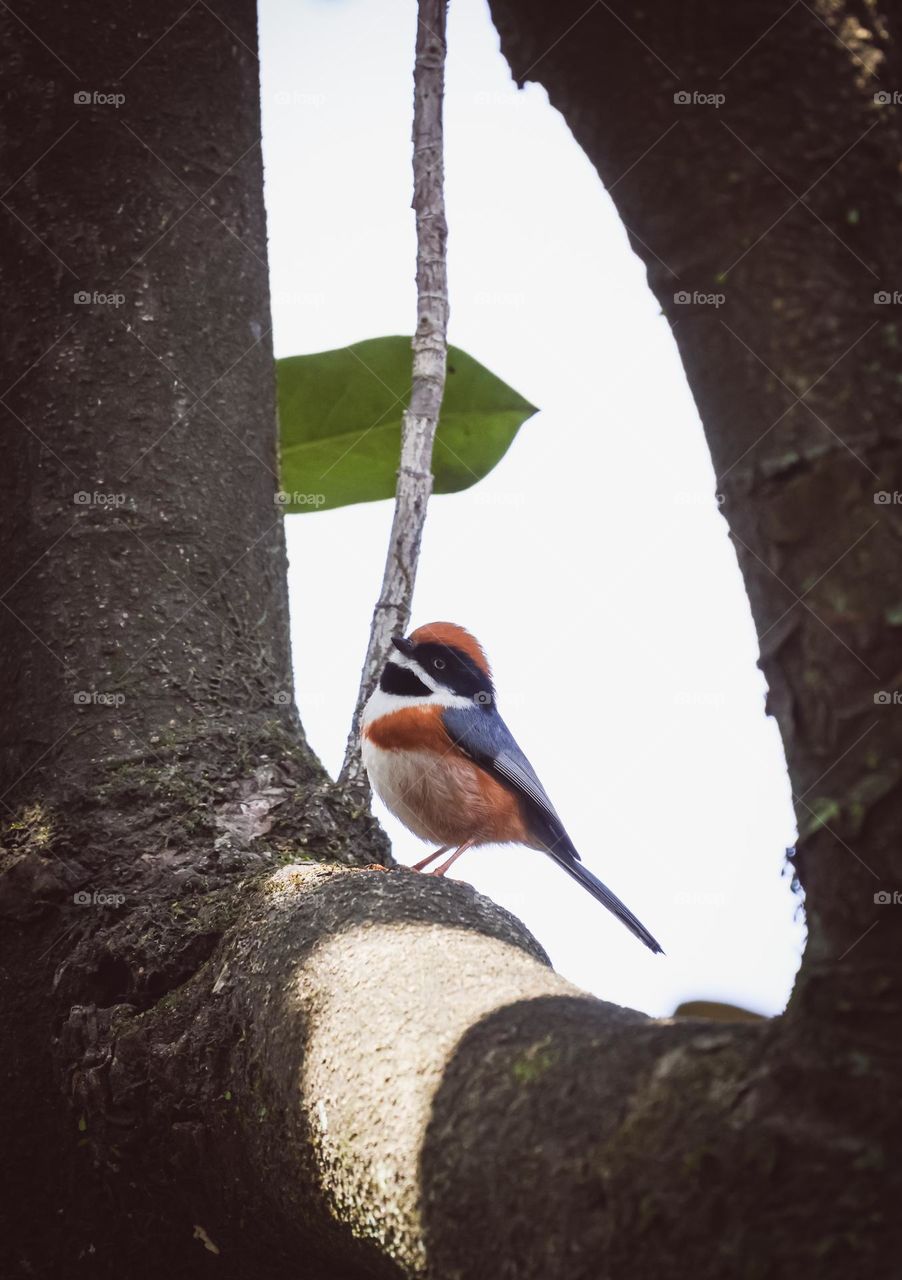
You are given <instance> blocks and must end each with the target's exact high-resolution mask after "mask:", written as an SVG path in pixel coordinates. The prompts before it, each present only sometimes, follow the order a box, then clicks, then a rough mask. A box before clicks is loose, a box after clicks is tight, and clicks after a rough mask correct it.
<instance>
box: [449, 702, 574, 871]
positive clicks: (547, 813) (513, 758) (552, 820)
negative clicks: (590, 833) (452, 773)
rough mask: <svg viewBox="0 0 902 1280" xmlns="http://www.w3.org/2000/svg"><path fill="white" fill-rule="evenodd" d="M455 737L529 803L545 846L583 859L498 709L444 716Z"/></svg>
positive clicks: (462, 709) (533, 823)
mask: <svg viewBox="0 0 902 1280" xmlns="http://www.w3.org/2000/svg"><path fill="white" fill-rule="evenodd" d="M442 718H443V720H444V722H445V727H446V728H447V730H448V733H449V734H450V736H451V738H452V739H453V740H454V742H455V743H456V744H457V745H458V746H459V747H460V749H461V750H462V751H463V752H464V754H465V755H468V756H469V757H470V759H471V760H473V761H474V762H475V763H476V764H478V765H480V766H481V767H482V768H483V769H485V771H486V772H487V773H490V774H491V775H492V776H493V777H495V778H497V779H498V781H499V782H503V783H504V784H505V785H506V786H507V787H509V788H511V789H512V790H514V791H515V792H516V793H517V794H518V795H519V796H520V797H521V799H522V800H523V801H524V802H525V808H526V812H527V814H528V817H529V819H530V826H531V827H532V828H533V829H534V832H535V835H536V836H537V838H538V839H539V840H540V841H541V842H542V843H543V844H546V845H547V844H548V843H551V844H552V845H553V846H554V847H555V848H560V849H561V850H562V852H566V853H569V854H570V855H571V857H574V858H577V859H578V858H579V854H578V853H577V851H576V849H575V848H574V847H573V844H572V842H571V840H570V837H569V836H568V835H567V832H566V831H565V830H564V824H563V823H562V822H561V819H560V817H559V816H558V814H557V811H556V809H555V807H554V805H553V804H552V803H551V801H550V800H549V798H548V793H547V792H546V790H545V788H544V787H543V786H542V784H541V782H540V781H539V778H538V775H537V773H536V771H535V769H534V768H533V767H532V765H531V764H530V763H529V761H528V760H527V758H526V756H525V755H524V754H523V752H522V751H521V750H520V747H519V746H518V745H517V740H516V738H515V737H514V735H513V734H512V733H511V731H510V729H508V727H507V725H506V724H505V723H504V721H503V720H502V719H501V716H500V715H499V714H498V712H497V711H496V710H495V709H494V707H492V708H490V709H484V708H479V707H473V708H472V710H471V709H470V708H469V707H460V708H458V707H451V708H449V709H448V710H447V711H446V712H445V713H444V716H443V717H442Z"/></svg>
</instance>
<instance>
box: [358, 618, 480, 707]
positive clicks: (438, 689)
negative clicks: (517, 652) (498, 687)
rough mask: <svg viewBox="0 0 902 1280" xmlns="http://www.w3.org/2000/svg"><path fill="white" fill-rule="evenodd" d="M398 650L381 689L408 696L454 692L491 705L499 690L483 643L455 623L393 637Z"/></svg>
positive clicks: (385, 691) (421, 628)
mask: <svg viewBox="0 0 902 1280" xmlns="http://www.w3.org/2000/svg"><path fill="white" fill-rule="evenodd" d="M392 644H393V645H394V647H395V650H396V652H395V653H393V654H392V655H391V657H390V658H389V660H388V662H387V663H386V664H385V669H384V670H383V672H382V677H381V679H380V681H379V688H380V689H382V691H383V692H384V693H397V694H402V695H405V696H408V697H410V696H413V697H416V696H421V697H423V698H426V697H427V696H429V695H439V696H441V695H443V694H451V695H453V696H456V697H459V698H469V699H472V701H473V702H475V703H476V704H477V705H482V706H490V705H491V703H492V702H493V700H494V694H495V689H494V685H493V684H492V673H491V671H490V669H489V664H488V659H487V658H486V656H485V653H484V652H483V649H482V645H481V644H480V643H479V641H478V640H477V639H476V638H475V636H472V635H470V633H469V631H466V630H464V628H463V627H459V626H457V625H456V624H455V623H453V622H429V623H427V624H426V625H425V626H423V627H417V629H416V631H412V632H411V633H410V635H409V636H392Z"/></svg>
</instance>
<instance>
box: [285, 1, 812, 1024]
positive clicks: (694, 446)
mask: <svg viewBox="0 0 902 1280" xmlns="http://www.w3.org/2000/svg"><path fill="white" fill-rule="evenodd" d="M260 26H261V32H260V34H261V77H262V92H263V152H264V161H265V165H266V200H267V209H268V216H269V237H270V245H269V250H270V270H271V273H272V294H273V317H274V337H275V348H276V355H277V356H286V355H296V354H300V353H303V352H310V351H321V350H326V349H329V348H333V347H340V346H345V345H347V344H348V343H351V342H355V341H358V340H360V339H363V338H372V337H378V336H381V335H384V334H393V333H410V332H411V331H412V328H413V325H414V322H415V314H416V297H415V286H414V257H415V240H414V222H413V214H412V213H411V211H410V208H409V206H410V197H411V172H410V127H411V111H412V78H411V77H412V60H413V47H414V26H415V5H414V4H413V3H412V0H403V2H402V0H383V3H380V4H372V3H364V0H341V2H338V0H261V4H260ZM574 38H578V36H576V37H574ZM445 122H446V184H447V191H446V197H447V206H448V223H449V232H450V235H449V264H448V265H449V275H450V291H451V324H450V335H449V336H450V340H451V341H452V342H453V343H455V344H456V345H457V346H460V347H463V348H464V349H465V350H466V351H468V352H469V353H470V354H471V355H473V356H475V357H476V358H477V359H478V360H480V361H482V363H483V364H485V365H487V366H488V367H489V368H490V369H492V370H493V371H494V372H495V373H497V374H498V375H499V376H500V377H502V378H503V379H504V380H505V381H506V382H508V383H510V384H511V385H512V386H513V387H515V388H516V389H517V390H518V391H519V392H521V393H522V394H523V395H524V396H526V397H527V398H528V399H529V400H530V401H531V402H532V403H533V404H536V405H539V406H540V408H541V412H540V413H538V414H537V415H536V416H535V417H534V418H532V419H531V420H530V421H529V422H528V423H527V424H526V425H525V426H524V427H523V428H522V429H521V431H520V433H519V435H518V436H517V438H516V439H515V441H514V443H513V445H512V446H511V449H510V451H509V452H508V454H507V455H506V456H505V458H504V459H503V460H502V461H501V463H500V465H499V466H498V467H497V468H496V469H495V470H494V471H493V472H492V473H491V475H490V476H488V478H487V479H485V480H484V481H482V482H481V483H480V484H478V485H476V486H475V487H474V488H472V489H470V490H468V491H467V492H465V493H461V494H452V495H448V496H444V497H437V498H433V499H432V500H431V503H430V508H429V517H428V520H427V524H426V533H425V538H424V542H423V551H422V556H421V559H420V566H419V577H418V581H417V589H416V596H415V599H414V614H413V622H414V625H417V624H420V623H424V622H429V621H434V620H439V619H442V620H452V621H455V622H459V623H462V624H463V625H464V626H466V627H468V628H469V629H470V630H472V631H473V632H474V633H475V634H476V635H477V636H478V637H479V639H480V640H481V641H482V643H483V645H484V646H485V648H486V649H487V651H488V654H489V657H490V660H491V662H492V665H493V668H494V672H495V677H496V683H497V688H498V696H499V706H500V710H501V713H502V715H504V717H505V719H506V720H507V722H508V724H509V726H510V727H511V729H512V730H513V732H514V734H515V735H516V737H517V738H518V740H519V742H520V744H521V746H522V747H523V749H524V750H525V751H526V753H527V755H529V757H530V758H531V760H532V762H533V764H534V766H535V767H536V770H537V771H538V774H539V776H540V777H541V778H542V780H543V782H544V784H545V787H546V789H547V791H548V792H549V794H550V795H551V797H552V799H553V800H554V803H555V806H556V807H557V809H558V810H559V812H560V813H561V815H562V817H563V818H564V821H565V823H566V824H567V827H568V829H569V832H570V835H571V836H572V838H573V840H574V842H575V843H576V846H577V848H578V849H580V850H581V852H582V856H583V858H584V860H585V862H586V863H587V864H588V865H589V866H590V867H591V868H592V869H593V870H594V871H595V872H596V873H597V874H598V875H599V876H600V877H601V878H602V879H603V880H604V881H605V882H606V883H608V884H609V885H610V886H611V888H612V889H614V891H615V892H616V893H617V894H619V895H620V896H621V897H622V898H623V899H624V900H625V902H626V903H627V904H628V906H629V907H630V908H631V909H632V910H633V911H634V912H635V914H636V915H638V916H639V918H640V919H641V920H642V921H643V922H644V923H645V924H646V925H647V926H648V927H649V929H650V930H651V931H652V932H653V933H654V934H655V935H656V937H658V938H659V939H660V941H661V943H662V945H663V947H664V949H665V952H666V953H667V954H666V955H665V956H664V957H661V956H653V955H652V954H651V953H650V952H649V951H647V950H646V949H645V948H644V947H643V946H642V945H641V944H640V943H639V942H637V941H636V939H635V938H633V937H632V936H631V935H630V934H629V933H628V932H627V931H626V930H625V929H624V928H623V927H622V926H621V925H620V924H618V923H617V921H616V920H615V919H614V918H613V917H612V916H610V915H609V914H608V913H607V912H606V911H605V910H604V909H603V908H602V907H601V906H600V905H599V904H598V903H596V902H595V901H594V900H593V899H592V898H591V897H589V895H588V894H587V893H585V892H584V891H583V890H582V889H581V888H580V887H579V886H578V885H577V884H575V883H574V882H573V881H571V880H570V879H569V877H568V876H566V875H565V874H564V873H563V872H562V871H560V870H559V869H558V868H556V867H555V866H554V865H553V864H552V863H551V862H550V861H549V860H548V859H546V858H545V857H544V856H543V855H542V854H540V853H534V852H531V851H529V850H525V849H519V848H508V849H501V848H485V849H480V850H475V851H473V852H471V853H469V854H466V855H465V856H464V857H463V858H462V859H461V860H460V862H459V863H457V864H456V866H455V868H454V870H453V873H452V874H454V875H458V876H460V877H461V878H462V879H466V880H469V881H470V882H471V883H472V884H473V885H475V886H476V887H477V889H479V890H480V891H481V892H483V893H485V894H488V895H489V896H490V897H491V898H493V899H494V900H495V901H496V902H498V903H500V904H502V905H503V906H505V907H507V908H508V909H509V910H510V911H513V912H514V913H515V914H516V915H517V916H519V917H520V918H521V919H522V920H523V921H524V922H525V923H526V924H527V925H528V927H529V928H530V929H531V930H532V931H533V933H534V934H535V935H536V937H537V938H538V939H539V941H540V942H541V943H542V944H543V946H544V947H545V949H546V950H547V951H548V953H549V955H550V956H551V959H552V961H553V963H554V964H555V966H556V967H557V969H558V970H559V971H560V972H561V973H563V974H564V975H565V976H566V977H568V978H570V979H571V980H572V981H574V982H576V983H577V984H579V985H580V986H582V987H585V988H587V989H588V990H590V991H593V992H595V993H596V994H598V995H599V996H602V997H604V998H605V999H608V1000H613V1001H616V1002H617V1003H620V1004H626V1005H630V1006H633V1007H635V1008H640V1009H645V1010H647V1011H648V1012H649V1013H653V1014H667V1013H671V1012H672V1011H673V1009H674V1008H675V1007H676V1005H677V1004H678V1003H679V1002H680V1001H681V1000H687V999H701V998H707V999H721V1000H728V1001H733V1002H737V1003H739V1004H742V1005H745V1006H746V1007H748V1008H751V1009H755V1010H757V1011H759V1012H762V1013H770V1014H773V1013H777V1012H778V1011H779V1010H780V1009H782V1008H783V1006H784V1004H785V1002H786V999H787V996H788V994H789V990H790V988H791V985H792V981H793V977H794V975H795V972H796V969H797V967H798V961H799V953H800V948H801V945H802V937H803V930H802V926H801V923H800V922H799V920H798V901H797V899H796V898H794V896H793V894H792V893H791V891H790V886H789V880H788V878H787V877H786V876H785V875H784V874H782V869H783V861H784V850H785V848H786V846H788V845H791V844H792V842H793V838H794V825H793V814H792V809H791V804H790V792H789V783H788V779H787V777H786V770H785V764H784V759H783V753H782V748H781V744H780V739H779V735H778V732H777V727H776V724H775V722H774V721H773V720H770V719H768V718H767V717H766V716H765V714H764V680H763V677H762V676H761V674H760V672H759V671H758V669H757V667H756V665H755V662H756V657H757V646H756V641H755V633H754V629H753V625H752V620H751V615H750V613H749V607H748V602H747V599H746V596H745V592H744V589H743V585H742V581H741V578H740V574H739V569H738V567H737V564H736V558H735V555H734V552H733V549H732V546H731V544H730V542H729V539H728V537H727V526H726V523H725V521H724V519H723V518H722V516H721V514H720V511H719V509H718V506H717V503H716V500H715V489H716V484H715V478H714V474H713V471H712V467H711V462H710V458H709V454H708V450H707V447H706V445H705V441H704V437H703V434H702V430H701V426H700V423H699V420H698V415H697V413H696V410H695V406H694V404H693V401H692V397H691V395H690V392H689V389H688V387H687V385H686V380H685V377H684V375H683V371H682V367H681V365H680V362H679V359H678V357H677V352H676V347H675V345H674V342H673V339H672V337H671V334H670V330H669V327H668V324H667V322H666V320H665V319H664V317H663V316H662V315H661V314H660V312H659V309H658V306H657V303H656V302H655V300H654V298H653V296H652V294H651V292H650V291H649V289H648V287H647V285H646V282H645V273H644V269H643V267H642V264H641V263H640V261H639V260H638V258H636V257H635V256H634V255H633V253H632V251H631V250H630V247H629V244H628V241H627V237H626V234H625V232H624V230H623V227H622V225H621V224H620V222H619V220H618V217H617V214H616V212H615V210H614V207H613V205H612V203H611V201H610V199H609V198H608V196H607V194H606V193H605V191H604V189H603V188H602V186H601V183H600V181H599V179H598V176H597V175H596V173H595V171H594V169H593V168H592V166H591V164H590V163H589V161H588V160H587V159H586V157H585V156H584V155H583V153H582V151H581V150H580V149H579V147H578V146H577V144H576V143H575V142H574V141H573V139H572V137H571V136H570V133H569V131H568V129H567V126H566V125H565V123H564V121H563V120H562V118H561V117H560V115H558V113H557V112H556V111H555V110H554V109H553V108H551V107H550V106H549V104H548V101H547V98H546V95H545V92H544V90H542V89H541V88H539V87H537V86H535V85H529V86H528V87H527V88H526V90H525V91H523V92H520V91H518V90H517V88H516V87H515V85H514V84H513V83H512V81H511V78H510V73H509V71H508V68H507V65H506V63H505V62H504V60H503V58H502V57H501V54H500V52H499V49H498V37H497V35H496V34H495V31H494V28H493V27H492V25H491V22H490V19H489V14H488V8H487V6H486V4H485V3H484V0H452V2H451V8H450V16H449V29H448V71H447V90H446V101H445ZM316 480H317V477H315V476H311V478H310V484H309V488H310V490H311V491H316V487H317V486H316ZM391 515H392V511H391V504H390V503H388V502H378V503H371V504H368V505H363V506H355V507H349V508H345V509H344V510H338V511H329V512H320V513H316V514H311V515H297V516H290V517H288V519H287V522H286V524H287V535H288V551H289V557H290V577H289V583H290V593H291V610H292V641H293V645H294V666H295V675H296V681H297V698H298V704H299V707H300V712H301V716H302V718H303V722H304V726H305V728H306V731H307V734H308V737H309V739H310V741H311V743H312V745H313V747H314V749H315V750H316V751H317V752H318V754H319V755H320V757H321V758H322V760H323V761H324V763H325V765H326V767H327V768H328V769H329V770H330V771H331V772H332V773H333V775H334V774H335V773H337V770H338V767H339V765H340V762H341V758H342V753H343V749H344V744H345V737H346V734H347V729H348V723H349V720H350V716H351V711H352V708H353V704H354V698H355V694H356V689H357V681H358V675H359V669H360V665H361V662H362V658H363V654H364V650H365V648H366V642H367V633H368V627H369V621H370V616H371V612H372V607H373V603H374V601H375V598H376V595H377V592H378V590H379V585H380V581H381V575H382V568H383V561H384V556H385V547H386V543H387V539H388V534H389V527H390V523H391ZM377 813H378V816H379V818H380V820H381V821H382V822H383V824H384V826H385V828H386V830H387V831H388V832H389V834H390V836H391V839H392V841H393V845H394V851H395V854H396V856H397V857H398V859H399V860H400V861H403V862H413V861H415V860H416V859H417V858H419V857H422V856H423V854H424V853H425V852H426V851H427V850H426V848H425V847H424V846H423V845H421V844H420V842H419V841H417V840H415V839H414V837H413V836H411V835H409V834H408V833H407V832H406V831H405V830H404V829H403V828H402V827H401V826H400V825H399V824H398V823H397V822H396V821H394V820H393V819H392V818H391V816H390V815H389V814H387V813H386V811H385V810H384V808H383V807H382V806H381V805H377Z"/></svg>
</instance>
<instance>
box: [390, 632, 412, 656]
mask: <svg viewBox="0 0 902 1280" xmlns="http://www.w3.org/2000/svg"><path fill="white" fill-rule="evenodd" d="M391 642H392V644H393V645H394V646H395V648H396V649H397V650H398V652H399V653H403V654H404V657H405V658H409V657H411V655H412V654H413V651H414V648H415V645H414V643H413V641H412V640H408V639H406V638H405V637H404V636H392V638H391Z"/></svg>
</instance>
